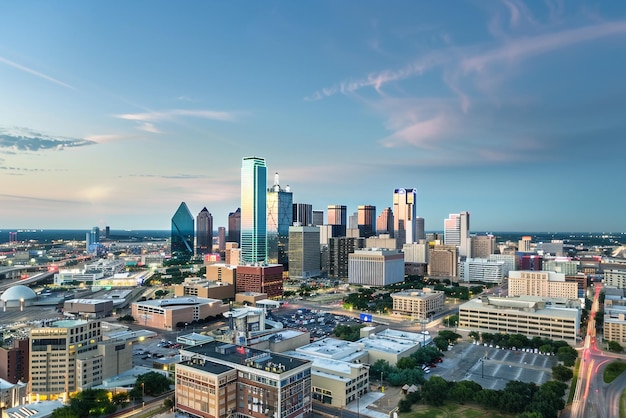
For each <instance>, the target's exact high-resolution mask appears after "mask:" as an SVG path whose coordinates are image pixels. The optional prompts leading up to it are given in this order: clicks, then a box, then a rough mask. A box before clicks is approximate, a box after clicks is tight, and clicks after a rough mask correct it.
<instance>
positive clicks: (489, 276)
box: [458, 258, 504, 283]
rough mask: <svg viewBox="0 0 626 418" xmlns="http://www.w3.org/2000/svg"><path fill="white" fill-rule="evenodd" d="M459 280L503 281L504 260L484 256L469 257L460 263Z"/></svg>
mask: <svg viewBox="0 0 626 418" xmlns="http://www.w3.org/2000/svg"><path fill="white" fill-rule="evenodd" d="M458 273H459V281H461V282H468V283H469V282H484V283H501V282H502V278H503V277H504V261H489V260H487V259H484V258H468V259H467V260H465V261H461V262H460V263H459V271H458Z"/></svg>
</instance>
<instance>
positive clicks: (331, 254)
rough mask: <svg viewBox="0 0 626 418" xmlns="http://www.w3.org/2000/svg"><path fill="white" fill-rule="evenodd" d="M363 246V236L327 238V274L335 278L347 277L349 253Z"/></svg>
mask: <svg viewBox="0 0 626 418" xmlns="http://www.w3.org/2000/svg"><path fill="white" fill-rule="evenodd" d="M364 247H365V239H364V238H348V237H333V238H330V239H329V240H328V275H329V276H330V277H332V278H335V279H346V278H348V257H349V255H350V254H352V253H354V251H355V250H358V249H362V248H364Z"/></svg>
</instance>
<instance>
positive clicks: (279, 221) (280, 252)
mask: <svg viewBox="0 0 626 418" xmlns="http://www.w3.org/2000/svg"><path fill="white" fill-rule="evenodd" d="M292 205H293V193H292V192H291V189H290V188H289V186H287V187H285V188H284V189H283V188H281V187H280V184H279V177H278V173H276V174H275V175H274V185H273V186H272V187H271V188H268V189H267V261H268V263H273V264H276V263H278V264H282V265H284V266H285V268H287V265H288V262H289V258H288V252H289V227H290V226H291V225H292V224H293V211H292Z"/></svg>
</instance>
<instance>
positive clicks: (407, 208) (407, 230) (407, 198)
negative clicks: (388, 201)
mask: <svg viewBox="0 0 626 418" xmlns="http://www.w3.org/2000/svg"><path fill="white" fill-rule="evenodd" d="M416 204H417V189H395V190H394V191H393V218H394V228H393V229H394V237H395V238H396V239H397V240H398V243H399V244H411V243H413V242H416V239H417V225H416V222H415V218H416V213H417V207H416Z"/></svg>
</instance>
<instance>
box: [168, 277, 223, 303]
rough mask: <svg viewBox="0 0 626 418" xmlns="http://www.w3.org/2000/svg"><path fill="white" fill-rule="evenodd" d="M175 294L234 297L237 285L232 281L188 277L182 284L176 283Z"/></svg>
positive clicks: (217, 297) (211, 297) (209, 297)
mask: <svg viewBox="0 0 626 418" xmlns="http://www.w3.org/2000/svg"><path fill="white" fill-rule="evenodd" d="M174 295H175V296H177V297H181V296H198V297H200V298H205V299H220V300H225V299H234V297H235V286H234V285H233V284H232V283H228V282H222V281H217V280H215V281H213V280H206V279H202V278H200V277H188V278H186V279H185V281H184V282H183V283H181V284H175V285H174Z"/></svg>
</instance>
